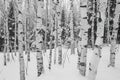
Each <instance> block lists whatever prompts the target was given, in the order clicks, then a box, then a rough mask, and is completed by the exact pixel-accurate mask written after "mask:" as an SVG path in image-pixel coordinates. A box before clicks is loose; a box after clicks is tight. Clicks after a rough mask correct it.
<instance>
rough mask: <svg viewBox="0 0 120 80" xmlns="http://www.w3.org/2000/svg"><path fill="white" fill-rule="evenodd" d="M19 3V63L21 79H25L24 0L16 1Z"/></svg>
mask: <svg viewBox="0 0 120 80" xmlns="http://www.w3.org/2000/svg"><path fill="white" fill-rule="evenodd" d="M16 2H17V4H18V9H19V12H21V13H18V42H19V44H18V46H19V64H20V80H25V63H24V55H23V6H24V5H23V3H24V1H21V0H19V1H16Z"/></svg>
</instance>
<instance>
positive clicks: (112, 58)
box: [108, 0, 120, 67]
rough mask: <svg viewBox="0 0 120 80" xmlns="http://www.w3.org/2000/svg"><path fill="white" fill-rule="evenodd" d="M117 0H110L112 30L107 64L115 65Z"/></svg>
mask: <svg viewBox="0 0 120 80" xmlns="http://www.w3.org/2000/svg"><path fill="white" fill-rule="evenodd" d="M118 1H119V0H115V1H112V0H111V4H112V5H111V14H113V17H112V19H113V21H114V23H113V30H112V35H111V47H110V64H109V65H108V66H112V67H114V66H115V55H116V53H117V52H116V49H117V43H116V41H117V32H118V20H119V14H120V10H119V7H120V5H119V4H117V3H118Z"/></svg>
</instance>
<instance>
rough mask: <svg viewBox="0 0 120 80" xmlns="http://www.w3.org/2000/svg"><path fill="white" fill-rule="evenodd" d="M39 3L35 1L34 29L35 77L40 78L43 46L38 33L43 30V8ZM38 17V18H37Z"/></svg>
mask: <svg viewBox="0 0 120 80" xmlns="http://www.w3.org/2000/svg"><path fill="white" fill-rule="evenodd" d="M40 3H44V2H43V1H37V6H38V8H37V27H36V48H37V56H36V58H37V73H38V74H37V75H38V76H40V75H41V74H42V73H43V70H44V69H43V55H42V46H43V33H39V31H41V29H43V27H42V26H43V25H42V11H43V7H42V5H40ZM39 17H40V18H39Z"/></svg>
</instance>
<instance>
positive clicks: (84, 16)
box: [78, 0, 90, 76]
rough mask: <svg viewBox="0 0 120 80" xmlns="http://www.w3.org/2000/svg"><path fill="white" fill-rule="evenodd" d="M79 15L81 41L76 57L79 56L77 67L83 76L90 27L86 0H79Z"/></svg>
mask: <svg viewBox="0 0 120 80" xmlns="http://www.w3.org/2000/svg"><path fill="white" fill-rule="evenodd" d="M80 13H81V14H80V15H81V20H80V25H81V26H80V27H81V28H80V34H79V35H80V37H81V39H82V40H81V41H79V45H78V46H80V49H79V50H80V52H79V53H78V58H79V63H78V65H79V66H78V67H79V70H80V73H81V75H83V76H85V74H86V57H87V39H88V38H87V30H88V28H89V27H90V26H89V25H88V22H87V0H85V1H83V0H81V1H80Z"/></svg>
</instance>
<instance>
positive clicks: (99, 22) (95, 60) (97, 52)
mask: <svg viewBox="0 0 120 80" xmlns="http://www.w3.org/2000/svg"><path fill="white" fill-rule="evenodd" d="M91 3H92V4H93V5H91V6H93V16H94V18H93V19H94V22H93V24H94V26H93V27H94V31H96V32H94V35H96V39H94V40H95V43H94V48H93V54H92V57H91V60H90V63H89V74H88V80H95V78H96V75H97V68H98V65H99V62H100V58H101V46H102V45H103V38H102V36H103V33H104V24H103V23H104V17H105V15H102V16H101V14H104V13H105V12H104V11H103V10H104V9H105V8H102V9H101V8H100V7H101V6H102V5H101V4H102V1H100V0H93V1H91ZM102 11H103V12H102ZM95 29H96V30H95Z"/></svg>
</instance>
